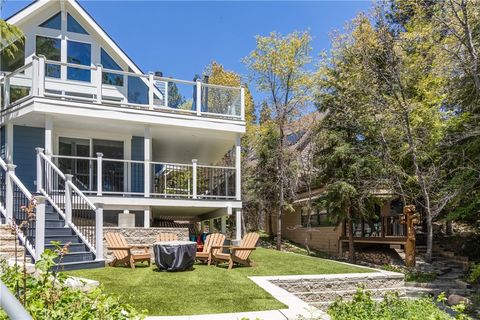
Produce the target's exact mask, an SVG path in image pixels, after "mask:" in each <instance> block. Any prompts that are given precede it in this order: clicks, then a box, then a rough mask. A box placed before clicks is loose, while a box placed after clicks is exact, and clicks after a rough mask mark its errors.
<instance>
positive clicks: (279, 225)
mask: <svg viewBox="0 0 480 320" xmlns="http://www.w3.org/2000/svg"><path fill="white" fill-rule="evenodd" d="M277 250H278V251H281V250H282V207H280V209H279V210H278V214H277Z"/></svg>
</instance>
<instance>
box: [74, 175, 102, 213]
mask: <svg viewBox="0 0 480 320" xmlns="http://www.w3.org/2000/svg"><path fill="white" fill-rule="evenodd" d="M67 184H68V185H69V186H70V188H72V189H73V191H75V192H76V193H77V194H78V195H79V196H80V197H81V198H82V199H83V200H85V202H86V203H87V204H88V206H89V207H90V209H92V210H97V207H96V206H95V205H94V204H93V203H92V201H90V200H89V199H88V198H87V197H86V196H85V195H84V194H83V192H82V191H80V189H78V187H77V186H76V185H75V184H74V183H73V182H71V181H67Z"/></svg>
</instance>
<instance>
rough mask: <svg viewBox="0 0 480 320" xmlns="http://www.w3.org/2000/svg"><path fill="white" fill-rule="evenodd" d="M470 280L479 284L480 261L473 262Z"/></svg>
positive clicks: (469, 275)
mask: <svg viewBox="0 0 480 320" xmlns="http://www.w3.org/2000/svg"><path fill="white" fill-rule="evenodd" d="M468 282H470V283H472V284H477V283H479V282H480V263H476V264H473V265H472V266H471V267H470V271H469V273H468Z"/></svg>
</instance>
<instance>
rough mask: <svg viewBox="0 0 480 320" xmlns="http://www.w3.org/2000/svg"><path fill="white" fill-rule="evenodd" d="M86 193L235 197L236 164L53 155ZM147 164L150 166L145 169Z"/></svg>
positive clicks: (172, 196) (192, 197)
mask: <svg viewBox="0 0 480 320" xmlns="http://www.w3.org/2000/svg"><path fill="white" fill-rule="evenodd" d="M51 158H52V161H53V162H54V163H55V164H56V165H57V166H58V167H59V168H60V170H61V171H62V172H65V173H68V174H71V175H72V181H77V183H75V184H76V186H77V187H78V188H79V189H80V190H82V192H84V193H85V194H90V195H97V196H103V195H130V196H141V197H162V198H187V199H232V200H233V199H236V183H235V182H236V170H235V168H234V167H222V166H209V165H200V164H197V161H196V160H192V163H191V164H181V163H168V162H157V161H138V160H123V159H109V158H104V157H103V154H101V153H98V154H97V157H78V156H62V155H52V156H51ZM145 168H147V170H145Z"/></svg>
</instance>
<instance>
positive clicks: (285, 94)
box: [244, 32, 312, 250]
mask: <svg viewBox="0 0 480 320" xmlns="http://www.w3.org/2000/svg"><path fill="white" fill-rule="evenodd" d="M310 41H311V37H310V35H309V34H308V32H303V33H300V32H294V33H291V34H289V35H286V36H282V35H281V34H279V33H275V32H272V33H271V34H270V35H268V36H257V37H256V48H255V49H254V50H253V51H252V52H251V53H250V54H249V55H248V56H247V57H246V58H245V59H244V62H245V64H246V66H247V68H248V69H250V71H251V72H252V75H253V78H254V79H255V81H256V84H257V88H258V89H259V90H260V91H262V92H265V93H266V94H267V95H268V99H269V101H268V107H270V108H271V109H272V110H271V111H272V112H271V116H272V124H273V125H274V126H275V130H277V131H278V139H279V143H278V146H277V152H276V156H277V171H276V175H275V176H274V177H272V178H274V179H275V180H276V181H277V182H278V185H279V189H278V197H277V198H278V201H279V204H278V211H277V215H276V228H277V232H276V233H277V249H278V250H280V248H281V241H282V217H283V214H284V213H285V212H286V211H287V210H289V209H291V205H290V204H289V203H288V201H287V198H288V197H289V195H290V194H293V193H294V185H293V184H292V183H291V181H290V180H289V179H288V173H289V172H291V171H292V168H291V167H289V164H290V163H291V161H290V159H288V152H289V151H288V145H287V143H286V135H285V131H286V129H287V126H288V125H289V124H290V123H291V122H292V121H293V120H294V119H295V117H296V116H298V115H299V113H300V111H301V110H302V108H303V107H305V106H306V105H308V104H309V102H310V101H311V98H312V97H311V91H310V89H311V86H312V78H311V74H310V72H309V71H308V69H307V67H308V64H309V63H310V61H311V56H310V51H311V48H310Z"/></svg>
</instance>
